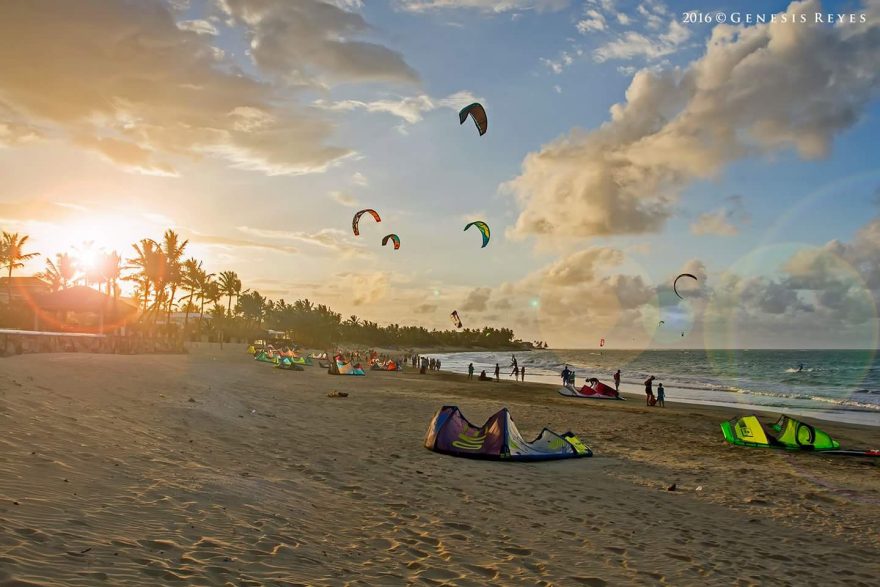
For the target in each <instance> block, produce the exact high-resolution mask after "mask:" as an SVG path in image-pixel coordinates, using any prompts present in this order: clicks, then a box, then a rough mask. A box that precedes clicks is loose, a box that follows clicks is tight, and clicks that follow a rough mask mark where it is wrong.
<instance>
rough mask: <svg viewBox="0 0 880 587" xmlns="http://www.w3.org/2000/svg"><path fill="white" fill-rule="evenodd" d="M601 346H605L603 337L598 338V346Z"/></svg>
mask: <svg viewBox="0 0 880 587" xmlns="http://www.w3.org/2000/svg"><path fill="white" fill-rule="evenodd" d="M603 346H605V339H604V338H602V339H599V347H603Z"/></svg>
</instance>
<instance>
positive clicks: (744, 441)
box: [721, 415, 880, 457]
mask: <svg viewBox="0 0 880 587" xmlns="http://www.w3.org/2000/svg"><path fill="white" fill-rule="evenodd" d="M721 433H722V434H724V440H726V441H727V442H729V443H731V444H735V445H738V446H750V447H755V448H781V449H784V450H806V451H813V452H821V453H823V454H835V455H849V456H865V457H880V450H864V449H850V450H847V449H841V448H840V443H839V442H837V441H836V440H834V439H833V438H831V436H829V435H828V433H826V432H823V431H822V430H819V429H818V428H816V427H815V426H811V425H810V424H807V423H805V422H801V421H799V420H795V419H794V418H792V417H790V416H785V415H781V416H779V419H778V420H777V421H776V422H775V423H773V424H763V423H762V422H761V421H760V420H758V417H757V416H753V415H752V416H737V417H735V418H733V419H731V420H728V421H727V422H722V423H721Z"/></svg>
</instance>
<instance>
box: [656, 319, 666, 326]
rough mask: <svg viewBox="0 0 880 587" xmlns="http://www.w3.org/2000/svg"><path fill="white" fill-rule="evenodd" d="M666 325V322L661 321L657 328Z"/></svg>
mask: <svg viewBox="0 0 880 587" xmlns="http://www.w3.org/2000/svg"><path fill="white" fill-rule="evenodd" d="M664 324H666V322H665V321H663V320H661V321H660V322H659V324H657V326H663V325H664Z"/></svg>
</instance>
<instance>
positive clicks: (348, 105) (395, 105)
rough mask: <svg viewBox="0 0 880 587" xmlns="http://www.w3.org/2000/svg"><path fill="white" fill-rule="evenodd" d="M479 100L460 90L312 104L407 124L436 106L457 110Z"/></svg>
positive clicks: (419, 119)
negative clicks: (393, 118)
mask: <svg viewBox="0 0 880 587" xmlns="http://www.w3.org/2000/svg"><path fill="white" fill-rule="evenodd" d="M479 101H481V100H480V99H479V98H477V97H475V96H474V95H473V94H471V93H470V92H465V91H462V92H456V93H455V94H452V95H450V96H447V97H445V98H439V99H438V98H432V97H430V96H428V95H425V94H421V95H419V96H409V97H404V98H399V99H397V100H374V101H372V102H363V101H360V100H340V101H336V102H328V101H325V100H316V101H315V102H314V105H315V106H317V107H318V108H322V109H324V110H334V111H353V110H364V111H366V112H384V113H387V114H391V115H392V116H396V117H398V118H401V119H403V121H404V122H406V123H407V124H416V123H417V122H420V121H421V120H422V118H423V117H424V115H425V114H426V113H428V112H431V111H434V110H437V109H438V108H447V109H450V110H455V111H456V112H457V111H458V110H460V109H461V108H462V107H463V106H466V105H468V104H470V103H472V102H479Z"/></svg>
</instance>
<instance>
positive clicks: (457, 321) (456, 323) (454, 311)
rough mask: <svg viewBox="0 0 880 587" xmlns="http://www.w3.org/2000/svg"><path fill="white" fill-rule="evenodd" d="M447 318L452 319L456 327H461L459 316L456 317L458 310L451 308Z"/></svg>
mask: <svg viewBox="0 0 880 587" xmlns="http://www.w3.org/2000/svg"><path fill="white" fill-rule="evenodd" d="M449 319H450V320H452V323H453V324H455V327H456V328H461V318H459V317H458V310H453V311H452V313H451V314H450V315H449Z"/></svg>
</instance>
